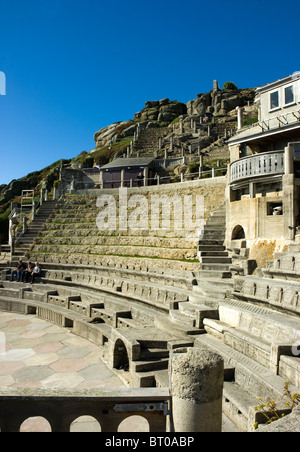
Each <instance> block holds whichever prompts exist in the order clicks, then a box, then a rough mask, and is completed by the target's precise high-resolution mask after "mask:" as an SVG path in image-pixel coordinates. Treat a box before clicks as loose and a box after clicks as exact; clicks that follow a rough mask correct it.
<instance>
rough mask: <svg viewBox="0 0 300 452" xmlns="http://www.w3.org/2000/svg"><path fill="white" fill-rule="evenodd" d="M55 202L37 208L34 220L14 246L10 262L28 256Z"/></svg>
mask: <svg viewBox="0 0 300 452" xmlns="http://www.w3.org/2000/svg"><path fill="white" fill-rule="evenodd" d="M56 204H57V202H56V201H47V202H44V203H43V205H42V206H41V207H40V208H39V211H38V213H37V214H36V216H35V218H34V220H33V221H32V222H31V223H30V224H29V226H28V229H27V230H26V232H25V234H24V235H23V236H21V237H20V238H19V240H18V242H17V244H16V246H15V249H14V255H13V256H12V262H16V261H17V260H18V259H20V258H24V257H26V256H27V255H28V253H29V252H30V250H31V249H32V247H33V244H34V240H35V239H36V238H37V237H38V236H39V235H40V234H41V232H42V230H43V229H44V226H45V223H46V221H47V220H48V219H49V217H50V215H51V214H52V213H53V211H54V209H55V207H56Z"/></svg>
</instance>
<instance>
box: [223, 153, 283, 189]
mask: <svg viewBox="0 0 300 452" xmlns="http://www.w3.org/2000/svg"><path fill="white" fill-rule="evenodd" d="M283 173H284V151H272V152H266V153H263V154H256V155H252V156H250V157H244V158H242V159H240V160H237V161H236V162H234V163H232V164H231V168H230V182H231V183H232V182H236V181H238V180H241V179H247V178H253V177H258V176H270V175H277V174H283Z"/></svg>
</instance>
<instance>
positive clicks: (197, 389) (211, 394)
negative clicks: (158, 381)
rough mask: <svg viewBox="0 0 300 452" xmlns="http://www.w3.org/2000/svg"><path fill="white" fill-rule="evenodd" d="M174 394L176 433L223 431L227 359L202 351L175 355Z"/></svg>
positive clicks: (173, 364)
mask: <svg viewBox="0 0 300 452" xmlns="http://www.w3.org/2000/svg"><path fill="white" fill-rule="evenodd" d="M171 367H172V368H171V384H172V387H171V390H172V403H173V410H172V414H173V419H172V421H173V429H174V432H203V433H214V432H221V431H222V393H223V381H224V361H223V359H222V358H221V357H220V356H218V355H216V354H214V353H212V352H210V351H209V350H206V349H202V348H199V349H198V348H196V349H194V348H189V349H188V351H187V353H183V354H178V355H175V354H174V355H173V358H172V361H171Z"/></svg>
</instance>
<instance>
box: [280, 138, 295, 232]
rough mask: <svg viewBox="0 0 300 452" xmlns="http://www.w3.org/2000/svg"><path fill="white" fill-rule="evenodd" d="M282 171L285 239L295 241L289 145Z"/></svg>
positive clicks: (293, 192)
mask: <svg viewBox="0 0 300 452" xmlns="http://www.w3.org/2000/svg"><path fill="white" fill-rule="evenodd" d="M284 171H285V174H284V176H283V177H282V189H283V215H284V229H285V238H287V239H288V240H295V235H296V215H295V211H296V209H295V207H296V206H295V174H294V148H293V145H291V144H289V145H288V146H287V147H286V148H285V153H284Z"/></svg>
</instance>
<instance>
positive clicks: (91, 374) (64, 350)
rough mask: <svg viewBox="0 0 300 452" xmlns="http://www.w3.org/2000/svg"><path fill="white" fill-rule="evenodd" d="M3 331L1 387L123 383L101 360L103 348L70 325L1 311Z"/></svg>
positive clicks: (89, 386) (109, 385) (0, 317)
mask: <svg viewBox="0 0 300 452" xmlns="http://www.w3.org/2000/svg"><path fill="white" fill-rule="evenodd" d="M0 332H2V333H4V334H2V336H1V337H2V342H3V340H5V344H4V347H5V352H4V353H0V387H14V388H21V387H27V388H28V387H33V388H49V389H51V388H53V389H54V388H91V387H94V388H103V387H116V388H117V387H120V386H123V384H122V382H121V381H120V380H119V378H118V377H117V376H116V375H115V374H114V373H113V372H111V371H110V370H109V369H108V368H107V366H106V365H105V363H104V362H103V361H102V360H101V353H100V349H99V348H98V347H97V346H96V345H94V344H92V343H90V342H88V341H86V340H84V339H81V338H79V337H77V336H74V335H73V334H72V333H71V332H70V331H69V330H67V329H64V328H61V327H59V326H56V325H53V324H51V323H49V322H46V321H45V320H42V319H39V318H37V317H35V316H30V315H28V316H24V315H19V314H14V313H3V312H0ZM2 346H3V344H2ZM1 351H3V350H2V349H1Z"/></svg>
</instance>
